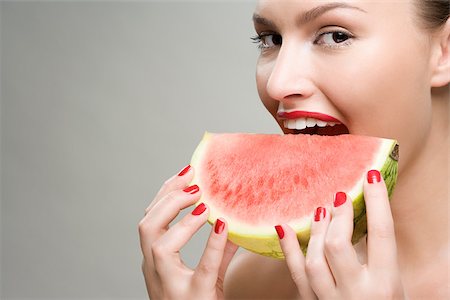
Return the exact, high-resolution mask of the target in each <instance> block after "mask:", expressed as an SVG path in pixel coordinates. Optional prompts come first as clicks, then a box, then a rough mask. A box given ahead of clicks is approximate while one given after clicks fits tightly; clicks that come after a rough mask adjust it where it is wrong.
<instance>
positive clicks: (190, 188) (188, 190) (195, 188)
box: [183, 184, 200, 195]
mask: <svg viewBox="0 0 450 300" xmlns="http://www.w3.org/2000/svg"><path fill="white" fill-rule="evenodd" d="M198 191H200V188H199V187H198V185H196V184H194V185H191V186H188V187H187V188H185V189H184V190H183V192H186V193H189V194H191V195H193V194H195V193H197V192H198Z"/></svg>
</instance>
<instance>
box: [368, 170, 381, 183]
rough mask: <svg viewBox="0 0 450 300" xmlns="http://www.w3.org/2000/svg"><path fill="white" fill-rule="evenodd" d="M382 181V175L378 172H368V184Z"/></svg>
mask: <svg viewBox="0 0 450 300" xmlns="http://www.w3.org/2000/svg"><path fill="white" fill-rule="evenodd" d="M380 181H381V174H380V172H379V171H378V170H370V171H369V172H367V182H368V183H375V182H380Z"/></svg>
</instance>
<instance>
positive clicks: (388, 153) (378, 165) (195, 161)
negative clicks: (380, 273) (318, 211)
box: [191, 132, 398, 259]
mask: <svg viewBox="0 0 450 300" xmlns="http://www.w3.org/2000/svg"><path fill="white" fill-rule="evenodd" d="M213 135H215V134H214V133H209V132H205V134H204V136H203V139H202V140H201V142H200V144H199V145H198V146H197V149H196V150H195V151H194V154H193V156H192V160H191V165H192V166H193V167H194V172H198V170H199V168H197V166H198V165H199V164H201V157H202V152H203V150H204V149H205V146H206V145H207V143H208V141H209V139H210V137H211V136H213ZM382 140H383V146H382V147H381V150H380V151H379V153H378V157H377V158H376V159H375V162H374V165H373V166H371V168H373V169H378V170H380V173H381V174H382V176H383V179H384V180H385V183H386V187H387V190H388V195H389V197H390V196H391V194H392V192H393V190H394V186H395V183H396V180H397V165H398V144H397V141H395V140H390V139H382ZM198 177H200V176H195V175H194V179H193V181H192V182H191V184H199V185H200V188H201V183H200V182H199V181H198V180H197V178H198ZM364 177H365V176H364ZM363 180H364V178H361V180H360V181H359V182H358V183H356V184H355V187H354V188H353V189H351V190H350V191H346V192H347V194H348V195H349V196H350V197H351V198H352V199H353V209H354V219H353V222H354V231H353V237H352V243H353V244H355V243H357V242H358V241H359V240H360V239H361V238H362V237H364V236H365V235H366V233H367V220H366V214H365V212H366V210H365V203H364V195H363V189H362V185H363ZM201 202H204V203H206V204H207V205H208V206H209V208H210V214H209V216H208V223H209V224H211V225H213V224H214V223H215V221H216V219H217V218H218V217H223V214H221V213H220V212H217V210H216V209H215V208H214V207H213V206H212V205H211V203H210V201H208V199H205V197H204V195H202V197H201V198H200V200H199V201H198V202H197V203H196V205H198V204H199V203H201ZM312 213H313V212H311V214H310V215H309V216H305V217H303V218H302V219H299V220H296V223H295V224H290V223H289V225H290V226H291V227H292V228H293V229H294V230H295V232H296V233H297V238H298V240H299V242H300V246H301V249H302V251H303V253H304V254H306V251H307V247H308V242H309V236H310V228H311V220H312ZM231 223H232V224H229V231H228V239H229V240H230V241H232V242H233V243H235V244H237V245H239V246H240V247H242V248H244V249H247V250H249V251H252V252H255V253H258V254H261V255H264V256H268V257H273V258H278V259H284V253H283V251H282V250H281V247H280V243H279V239H278V235H277V234H276V231H275V229H274V228H273V230H271V233H267V232H264V233H263V234H261V232H260V233H255V232H253V233H252V234H248V233H246V231H247V230H248V228H244V230H243V227H244V226H240V224H236V223H237V222H236V220H233V222H231ZM236 229H237V230H236ZM239 231H240V232H239ZM247 232H248V231H247ZM258 234H259V235H258Z"/></svg>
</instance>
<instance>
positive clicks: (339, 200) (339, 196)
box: [333, 192, 347, 207]
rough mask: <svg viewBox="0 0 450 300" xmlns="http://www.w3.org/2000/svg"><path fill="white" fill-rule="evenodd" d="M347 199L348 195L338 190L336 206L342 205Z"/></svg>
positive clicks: (335, 200) (335, 199) (335, 198)
mask: <svg viewBox="0 0 450 300" xmlns="http://www.w3.org/2000/svg"><path fill="white" fill-rule="evenodd" d="M346 200H347V195H346V194H345V193H344V192H337V193H336V196H335V197H334V203H333V205H334V207H338V206H341V205H342V204H344V203H345V201H346Z"/></svg>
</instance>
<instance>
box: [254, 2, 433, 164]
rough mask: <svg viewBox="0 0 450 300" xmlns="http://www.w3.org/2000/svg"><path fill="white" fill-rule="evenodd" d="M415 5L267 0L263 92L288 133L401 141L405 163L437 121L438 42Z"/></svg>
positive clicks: (260, 66)
mask: <svg viewBox="0 0 450 300" xmlns="http://www.w3.org/2000/svg"><path fill="white" fill-rule="evenodd" d="M414 9H415V8H414V6H413V3H412V1H411V2H408V1H390V0H386V1H382V0H377V1H367V0H361V1H358V0H355V1H323V0H321V1H319V0H311V1H301V0H297V1H295V0H276V1H274V0H260V1H259V2H258V5H257V7H256V10H255V14H254V16H253V19H254V24H255V29H256V32H257V35H258V37H255V40H257V41H259V46H260V48H261V54H260V57H259V60H258V63H257V69H256V79H257V87H258V93H259V95H260V97H261V99H262V101H263V103H264V105H265V106H266V108H267V109H268V110H269V111H270V113H271V114H272V115H273V116H274V117H275V118H276V120H277V122H278V123H279V125H280V127H281V128H282V129H283V131H284V132H285V133H317V134H327V135H331V134H339V133H346V132H347V131H348V132H350V133H351V134H361V135H371V136H378V137H386V138H393V139H397V140H398V141H399V144H400V149H401V150H400V151H401V154H400V155H401V157H402V159H401V162H403V164H406V163H407V161H408V160H409V159H410V158H411V157H413V156H414V155H415V154H417V152H418V151H420V149H421V147H422V145H423V144H424V141H425V138H426V136H427V134H428V131H429V129H430V122H431V96H430V93H431V92H430V77H431V70H430V53H431V47H430V41H429V35H427V33H426V32H425V31H422V30H421V29H420V28H419V27H418V25H417V24H416V22H417V19H416V18H417V17H416V12H415V10H414ZM308 117H309V118H308ZM307 118H308V119H309V120H308V119H307ZM332 121H334V123H342V124H343V125H336V126H333V127H332V126H331V125H333V124H332V123H331V122H332ZM305 122H306V124H305ZM314 124H317V125H316V127H314V128H309V129H308V128H306V129H302V128H304V126H305V125H306V126H307V125H310V126H314ZM344 125H345V126H344ZM319 126H325V127H319ZM287 127H289V128H287Z"/></svg>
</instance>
